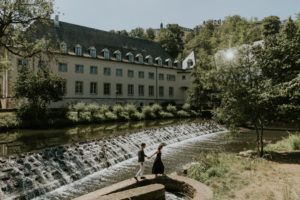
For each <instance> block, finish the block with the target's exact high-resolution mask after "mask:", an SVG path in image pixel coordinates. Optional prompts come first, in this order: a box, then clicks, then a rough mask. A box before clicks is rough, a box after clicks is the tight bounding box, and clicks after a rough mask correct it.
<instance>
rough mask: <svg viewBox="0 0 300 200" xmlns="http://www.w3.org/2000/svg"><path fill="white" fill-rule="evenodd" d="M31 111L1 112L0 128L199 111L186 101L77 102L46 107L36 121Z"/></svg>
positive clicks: (184, 115)
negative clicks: (177, 103)
mask: <svg viewBox="0 0 300 200" xmlns="http://www.w3.org/2000/svg"><path fill="white" fill-rule="evenodd" d="M32 112H34V111H32ZM32 112H28V111H26V112H23V113H25V114H23V113H22V110H19V111H17V113H15V112H5V113H0V130H6V129H12V128H61V127H66V126H70V125H80V124H99V123H108V122H127V121H142V120H154V119H155V120H158V119H174V118H180V119H182V118H194V117H198V116H200V113H199V112H197V111H195V110H193V109H191V106H190V105H189V104H184V105H183V106H182V107H176V106H174V105H168V106H166V107H162V106H160V105H158V104H154V105H152V106H143V107H139V108H137V107H136V106H134V105H132V104H127V105H124V106H122V105H115V106H113V107H109V106H107V105H101V106H100V105H98V104H96V103H92V104H85V103H82V102H79V103H77V104H74V105H71V106H69V107H68V108H64V109H56V110H53V109H52V110H50V109H49V110H47V111H46V113H45V115H44V116H43V119H36V120H32V117H31V115H32ZM18 113H22V118H18V117H17V116H18ZM19 116H20V115H19Z"/></svg>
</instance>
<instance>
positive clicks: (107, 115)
mask: <svg viewBox="0 0 300 200" xmlns="http://www.w3.org/2000/svg"><path fill="white" fill-rule="evenodd" d="M105 119H106V120H107V121H115V120H117V119H118V117H117V116H116V115H115V114H114V113H113V112H111V111H108V112H106V113H105Z"/></svg>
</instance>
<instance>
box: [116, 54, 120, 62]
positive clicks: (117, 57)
mask: <svg viewBox="0 0 300 200" xmlns="http://www.w3.org/2000/svg"><path fill="white" fill-rule="evenodd" d="M116 59H117V61H121V54H120V53H117V54H116Z"/></svg>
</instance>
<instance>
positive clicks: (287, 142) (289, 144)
mask: <svg viewBox="0 0 300 200" xmlns="http://www.w3.org/2000/svg"><path fill="white" fill-rule="evenodd" d="M293 150H300V135H290V136H289V137H287V138H285V139H283V140H280V141H279V142H277V143H275V144H269V145H267V146H266V148H265V151H293Z"/></svg>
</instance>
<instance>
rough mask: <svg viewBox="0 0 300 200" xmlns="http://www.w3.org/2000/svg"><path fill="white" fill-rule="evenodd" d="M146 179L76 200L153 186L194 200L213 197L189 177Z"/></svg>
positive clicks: (98, 197) (129, 180)
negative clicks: (160, 186)
mask: <svg viewBox="0 0 300 200" xmlns="http://www.w3.org/2000/svg"><path fill="white" fill-rule="evenodd" d="M145 177H146V179H144V180H142V181H139V182H136V180H135V179H134V178H132V179H128V180H125V181H122V182H119V183H116V184H114V185H111V186H108V187H105V188H102V189H100V190H97V191H94V192H91V193H89V194H86V195H83V196H80V197H77V198H75V199H74V200H100V199H101V198H100V197H101V196H104V195H109V194H112V193H116V192H121V191H125V190H129V189H132V188H137V187H142V186H147V185H151V184H162V185H164V186H165V189H166V190H167V191H170V192H181V193H185V194H187V195H188V196H190V197H191V198H193V199H194V200H209V199H212V197H213V192H212V190H211V189H210V188H209V187H208V186H206V185H204V184H202V183H200V182H198V181H196V180H193V179H190V178H187V177H183V176H178V175H167V176H159V177H157V178H155V176H154V175H146V176H145Z"/></svg>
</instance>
